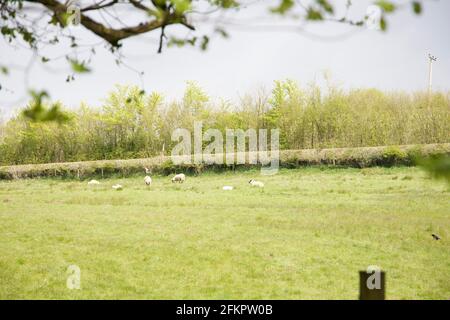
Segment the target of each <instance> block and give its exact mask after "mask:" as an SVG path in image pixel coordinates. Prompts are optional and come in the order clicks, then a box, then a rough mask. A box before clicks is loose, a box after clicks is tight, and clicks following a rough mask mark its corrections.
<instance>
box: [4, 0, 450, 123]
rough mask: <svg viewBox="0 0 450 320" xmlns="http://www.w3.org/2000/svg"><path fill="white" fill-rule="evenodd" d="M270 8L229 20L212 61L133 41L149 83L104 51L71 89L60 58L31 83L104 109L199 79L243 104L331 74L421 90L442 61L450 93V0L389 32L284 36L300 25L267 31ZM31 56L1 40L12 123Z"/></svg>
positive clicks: (396, 19) (131, 56)
mask: <svg viewBox="0 0 450 320" xmlns="http://www.w3.org/2000/svg"><path fill="white" fill-rule="evenodd" d="M341 2H342V1H341ZM354 2H355V3H357V4H356V5H354V7H353V8H352V11H351V13H350V14H351V16H354V17H358V16H359V17H361V16H363V15H364V14H365V12H366V10H367V7H368V5H370V2H371V1H354ZM400 2H405V1H400ZM266 9H267V3H263V6H261V5H258V3H256V4H254V5H250V6H249V7H248V8H246V9H245V10H241V11H240V12H239V14H238V15H233V14H232V13H229V14H228V17H229V20H228V21H230V20H231V19H232V20H233V21H235V22H236V24H235V23H229V24H228V27H227V28H228V29H227V30H228V32H229V33H230V38H228V39H222V38H220V37H217V38H214V39H213V40H212V41H211V43H210V47H209V49H208V50H207V51H205V52H203V51H200V50H198V49H193V48H168V49H165V50H164V51H163V53H162V54H156V50H157V44H158V43H157V40H156V39H157V37H158V34H157V33H154V34H152V35H146V36H144V37H137V38H135V39H130V40H126V41H125V42H124V48H125V49H124V50H123V53H124V55H125V57H127V59H126V61H127V63H128V64H129V65H130V66H131V67H132V68H134V69H136V70H140V71H144V75H143V76H142V77H140V76H139V75H138V73H136V72H134V71H132V70H130V69H128V68H125V67H118V66H117V65H116V64H115V62H114V57H113V56H111V54H110V53H109V51H107V50H105V49H102V47H101V46H100V47H99V48H98V49H97V55H96V56H95V57H94V58H93V64H92V69H93V72H91V73H90V74H87V75H82V76H77V78H76V80H75V81H73V82H70V83H66V82H65V79H66V77H67V75H68V74H69V73H70V70H69V68H68V67H67V62H66V61H65V60H64V59H59V60H56V61H54V62H52V63H51V64H49V66H50V67H51V68H52V71H49V70H46V69H43V68H42V67H41V66H40V65H39V63H36V64H35V65H34V66H33V68H32V69H31V71H30V72H29V75H28V83H29V86H30V87H31V88H35V89H47V90H48V91H49V93H50V95H51V97H52V99H59V100H61V101H63V102H64V104H66V105H68V106H71V107H74V106H78V105H79V104H80V102H82V101H85V102H87V103H88V104H90V105H95V106H99V105H101V103H102V99H104V98H105V97H106V95H107V93H108V92H109V91H111V90H112V88H113V87H114V85H115V84H136V85H139V86H141V85H143V86H144V89H145V90H146V91H147V92H150V91H160V92H162V93H164V94H165V96H167V97H168V98H170V99H172V98H177V97H180V96H181V95H182V93H183V90H184V87H185V83H186V81H188V80H195V81H197V82H198V83H199V84H200V85H201V86H202V87H203V88H204V89H205V90H206V91H207V92H208V93H209V94H210V95H211V96H212V97H223V98H228V99H237V98H238V97H239V96H240V95H243V94H245V93H249V92H250V93H251V92H252V91H253V92H254V91H255V90H257V89H258V88H259V87H261V86H263V87H266V88H270V87H271V85H272V83H273V81H274V80H277V79H285V78H290V79H295V80H297V81H298V82H299V83H300V84H301V85H306V84H308V83H309V82H311V81H317V82H320V81H321V77H322V74H323V72H324V71H327V72H328V73H330V74H331V75H332V78H333V79H334V81H336V82H337V83H339V84H340V85H342V86H343V87H344V88H359V87H375V88H380V89H387V90H397V89H400V90H407V91H413V90H423V89H425V88H426V86H427V81H428V80H427V76H428V61H427V54H428V53H429V52H431V53H432V54H433V55H435V56H437V57H438V61H437V62H436V63H435V65H434V70H433V71H434V76H433V87H434V88H435V89H437V90H445V91H447V90H449V89H450V41H449V39H450V19H449V18H450V17H449V13H450V1H444V0H440V1H433V0H431V1H425V5H424V11H423V14H422V15H421V16H418V17H417V16H415V15H413V14H412V10H411V9H410V8H409V7H408V8H407V9H405V10H402V11H401V12H399V13H396V14H394V15H393V16H391V17H390V18H389V20H388V21H389V30H388V32H387V33H381V32H379V31H374V30H369V29H367V28H349V27H347V26H341V25H339V24H337V23H332V22H329V23H322V24H320V25H314V24H309V25H308V26H307V33H305V32H295V31H293V29H289V28H287V27H284V26H287V25H289V26H293V25H294V23H293V22H292V21H276V22H275V24H276V25H277V26H278V27H276V28H265V27H261V26H262V25H264V26H267V25H269V24H272V23H273V21H271V20H267V19H262V18H261V17H263V16H267V15H266V14H265V11H264V10H266ZM237 24H242V25H237ZM202 28H203V29H202ZM207 28H209V26H208V24H204V27H202V26H200V32H201V31H202V30H206V29H207ZM75 32H78V34H79V35H80V36H82V37H83V40H85V41H86V43H94V42H98V41H99V39H98V38H96V37H95V36H93V35H91V34H89V33H88V32H86V31H83V30H80V29H77V30H75ZM180 32H184V31H183V30H181V31H180ZM200 34H201V33H200ZM65 52H67V48H66V47H57V48H52V49H51V50H50V51H47V52H45V54H46V56H48V57H50V58H54V57H57V56H60V55H62V54H64V53H65ZM29 56H30V53H29V52H28V51H27V50H26V49H23V48H11V47H10V46H8V45H6V44H5V42H4V41H3V40H0V58H1V64H4V65H9V66H11V67H13V68H11V74H10V75H9V77H8V78H7V79H5V78H4V77H3V78H2V79H1V84H2V86H3V87H4V89H3V90H1V91H0V107H1V112H2V116H3V117H7V116H8V115H9V114H11V113H12V112H13V110H14V109H15V108H17V107H20V104H22V105H23V104H24V103H23V102H21V103H18V102H17V99H18V98H20V97H22V96H23V95H24V87H25V85H24V72H23V71H20V70H16V69H15V68H14V67H17V66H20V65H22V66H23V65H26V64H27V62H28V61H29ZM18 104H19V105H18Z"/></svg>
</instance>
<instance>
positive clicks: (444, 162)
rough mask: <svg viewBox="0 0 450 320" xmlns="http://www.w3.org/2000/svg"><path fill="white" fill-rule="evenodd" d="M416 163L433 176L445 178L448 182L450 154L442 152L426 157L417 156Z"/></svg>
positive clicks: (449, 180) (449, 181)
mask: <svg viewBox="0 0 450 320" xmlns="http://www.w3.org/2000/svg"><path fill="white" fill-rule="evenodd" d="M417 164H419V165H420V166H421V167H422V168H424V169H425V170H426V171H427V172H429V173H430V174H431V175H432V176H433V177H434V178H437V179H445V180H447V182H448V183H449V184H450V155H448V154H442V155H436V156H433V157H427V158H422V157H419V158H418V160H417Z"/></svg>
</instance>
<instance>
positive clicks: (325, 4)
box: [316, 0, 334, 13]
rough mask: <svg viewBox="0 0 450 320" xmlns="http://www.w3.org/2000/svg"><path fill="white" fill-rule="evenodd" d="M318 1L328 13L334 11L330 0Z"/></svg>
mask: <svg viewBox="0 0 450 320" xmlns="http://www.w3.org/2000/svg"><path fill="white" fill-rule="evenodd" d="M316 2H317V3H318V4H319V5H320V6H321V7H322V8H323V9H324V10H325V11H326V12H328V13H333V12H334V9H333V6H332V5H331V4H330V3H329V2H328V0H316Z"/></svg>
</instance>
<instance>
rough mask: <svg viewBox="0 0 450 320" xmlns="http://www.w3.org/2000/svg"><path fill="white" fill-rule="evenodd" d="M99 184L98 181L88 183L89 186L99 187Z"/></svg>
mask: <svg viewBox="0 0 450 320" xmlns="http://www.w3.org/2000/svg"><path fill="white" fill-rule="evenodd" d="M99 184H100V182H98V181H97V180H91V181H89V182H88V186H97V185H99Z"/></svg>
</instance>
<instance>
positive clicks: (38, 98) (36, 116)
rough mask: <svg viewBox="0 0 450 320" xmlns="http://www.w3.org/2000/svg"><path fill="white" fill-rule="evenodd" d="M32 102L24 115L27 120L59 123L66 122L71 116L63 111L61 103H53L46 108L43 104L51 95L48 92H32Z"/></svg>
mask: <svg viewBox="0 0 450 320" xmlns="http://www.w3.org/2000/svg"><path fill="white" fill-rule="evenodd" d="M30 94H31V96H32V100H31V102H30V104H29V105H28V107H27V108H25V110H23V111H22V114H23V116H24V117H25V118H27V119H29V120H31V121H35V122H46V121H56V122H58V123H62V122H66V121H68V120H69V116H68V115H67V114H66V113H65V112H64V111H62V110H61V105H60V104H59V103H53V104H52V105H51V106H50V107H46V106H45V105H44V103H43V100H44V99H45V98H48V97H49V95H48V93H47V92H46V91H40V92H36V91H31V92H30Z"/></svg>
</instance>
